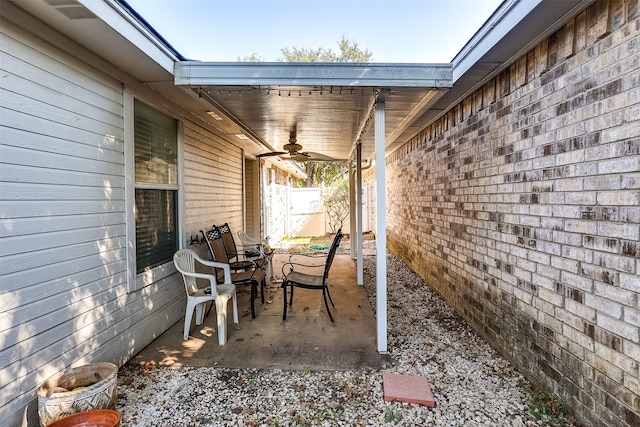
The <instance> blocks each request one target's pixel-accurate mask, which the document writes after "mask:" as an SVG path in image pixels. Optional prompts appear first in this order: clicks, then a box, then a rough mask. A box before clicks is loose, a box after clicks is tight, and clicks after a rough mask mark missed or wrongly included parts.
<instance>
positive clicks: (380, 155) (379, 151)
mask: <svg viewBox="0 0 640 427" xmlns="http://www.w3.org/2000/svg"><path fill="white" fill-rule="evenodd" d="M384 120H385V114H384V98H383V97H381V96H380V95H378V99H377V101H376V106H375V141H376V317H377V318H376V321H377V337H378V352H380V353H386V352H387V197H386V190H387V185H386V164H385V126H384V124H385V123H384Z"/></svg>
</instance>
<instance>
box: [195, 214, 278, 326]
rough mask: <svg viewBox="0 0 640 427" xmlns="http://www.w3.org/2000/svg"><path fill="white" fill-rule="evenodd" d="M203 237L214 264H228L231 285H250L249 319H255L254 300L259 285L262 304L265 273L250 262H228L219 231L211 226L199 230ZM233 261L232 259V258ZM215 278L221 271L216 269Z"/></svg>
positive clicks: (221, 273)
mask: <svg viewBox="0 0 640 427" xmlns="http://www.w3.org/2000/svg"><path fill="white" fill-rule="evenodd" d="M200 232H201V233H202V235H203V236H204V241H205V242H206V243H207V247H208V248H209V254H211V258H212V260H213V261H215V262H221V263H224V264H228V265H229V268H230V270H231V283H233V284H234V285H250V286H251V296H250V300H251V318H252V319H255V318H256V309H255V301H254V300H255V299H256V298H257V296H258V285H260V291H261V292H260V293H261V300H262V303H263V304H264V287H265V284H266V273H265V272H264V270H263V269H261V268H260V267H258V265H257V264H256V263H255V262H254V261H251V260H236V261H233V262H232V261H230V260H229V255H228V254H227V250H226V248H225V245H224V241H223V239H222V233H221V232H220V229H219V228H218V227H216V226H213V227H212V228H211V230H208V231H206V232H205V231H204V230H200ZM232 259H233V258H232ZM215 274H216V276H220V277H221V278H222V277H223V276H222V275H223V274H224V273H223V270H222V269H216V271H215Z"/></svg>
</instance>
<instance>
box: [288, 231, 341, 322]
mask: <svg viewBox="0 0 640 427" xmlns="http://www.w3.org/2000/svg"><path fill="white" fill-rule="evenodd" d="M341 239H342V229H339V230H338V232H337V233H336V236H335V237H334V238H333V242H332V243H331V248H330V249H329V252H328V253H327V255H326V258H325V260H324V272H323V274H322V276H321V275H320V274H311V273H305V272H301V271H300V270H296V267H313V268H318V269H320V268H321V267H322V266H323V265H322V264H316V263H315V262H314V264H313V265H311V264H301V263H299V262H292V257H293V255H292V256H291V257H289V262H286V263H284V264H283V266H282V275H283V277H284V280H283V281H282V289H283V290H284V298H283V299H284V310H283V312H282V321H283V322H285V321H286V320H287V288H290V292H291V294H290V296H289V307H291V306H292V304H293V289H294V288H304V289H318V290H321V291H322V297H323V299H324V306H325V307H326V309H327V314H328V315H329V319H331V322H333V321H334V320H333V315H332V314H331V310H330V309H329V301H330V302H331V305H332V306H334V307H335V305H334V304H333V299H332V298H331V293H330V292H329V284H328V278H329V270H331V264H332V263H333V259H334V258H335V256H336V252H337V251H338V247H339V246H340V240H341ZM296 256H297V257H308V259H313V258H317V257H314V256H307V255H301V254H300V255H296ZM312 262H313V261H312ZM287 268H288V269H289V271H288V272H287V271H286V269H287Z"/></svg>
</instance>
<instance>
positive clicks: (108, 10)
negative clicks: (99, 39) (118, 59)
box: [77, 0, 183, 74]
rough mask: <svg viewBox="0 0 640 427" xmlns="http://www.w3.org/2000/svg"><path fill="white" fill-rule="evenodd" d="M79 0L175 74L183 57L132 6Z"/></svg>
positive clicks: (106, 0) (113, 1) (110, 1)
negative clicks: (177, 62) (178, 62)
mask: <svg viewBox="0 0 640 427" xmlns="http://www.w3.org/2000/svg"><path fill="white" fill-rule="evenodd" d="M77 1H78V2H79V3H81V4H82V5H83V6H84V7H86V8H87V9H89V10H90V11H91V12H93V13H94V14H95V15H96V17H97V18H98V19H100V20H101V21H103V22H104V23H105V24H107V25H108V26H109V27H111V28H112V29H113V30H114V31H116V32H117V33H118V34H120V35H121V36H122V37H124V38H125V39H126V40H128V41H129V42H130V43H131V44H133V45H134V46H136V47H137V48H138V49H140V50H141V51H142V52H143V53H144V54H145V55H147V56H148V57H149V58H151V59H153V60H154V61H155V62H156V63H157V64H158V65H160V66H161V67H162V68H163V69H164V70H166V71H168V72H169V73H171V74H173V69H174V63H175V62H176V61H179V60H181V59H183V58H182V57H181V56H180V55H179V54H177V52H176V51H175V50H174V49H173V48H172V47H171V46H169V45H168V44H167V42H166V41H165V40H164V39H162V38H161V37H158V33H157V32H156V31H155V30H152V29H149V27H148V24H146V22H141V20H139V19H137V18H136V16H134V13H132V12H131V8H130V7H124V6H123V5H122V4H121V2H118V1H116V0H104V1H95V0H77Z"/></svg>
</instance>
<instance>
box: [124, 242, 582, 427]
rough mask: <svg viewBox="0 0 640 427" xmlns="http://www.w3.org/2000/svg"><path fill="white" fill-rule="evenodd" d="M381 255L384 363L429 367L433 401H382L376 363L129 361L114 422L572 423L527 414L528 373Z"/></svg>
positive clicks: (368, 261) (371, 285)
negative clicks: (251, 365)
mask: <svg viewBox="0 0 640 427" xmlns="http://www.w3.org/2000/svg"><path fill="white" fill-rule="evenodd" d="M342 246H343V247H344V246H345V244H344V243H343V245H342ZM387 263H388V264H387V268H388V271H389V272H390V274H389V278H390V280H389V281H388V284H387V286H388V295H389V296H388V304H389V307H390V309H389V323H388V348H389V353H390V356H391V359H392V366H391V367H390V368H388V369H386V370H385V371H387V372H393V373H400V374H410V375H421V376H424V377H426V378H427V379H428V381H429V383H430V385H431V388H432V391H433V394H434V399H435V402H436V406H435V407H434V408H428V407H425V406H422V405H418V404H406V403H402V402H385V401H384V397H383V385H382V372H379V371H372V370H368V369H364V370H361V371H312V370H304V371H282V370H255V369H251V370H246V369H245V370H243V369H226V368H215V367H210V368H192V367H184V368H177V369H167V368H159V367H144V366H139V365H134V364H128V365H125V366H124V367H123V368H122V369H121V370H120V372H119V375H118V391H119V399H118V405H117V407H116V410H118V411H119V412H120V413H121V415H122V421H121V424H120V425H121V426H122V427H127V426H163V427H164V426H171V427H174V426H175V427H178V426H380V425H389V426H452V427H453V426H516V427H522V426H576V425H577V424H575V423H574V422H573V420H572V419H566V418H563V417H562V416H558V415H551V416H549V415H543V416H542V417H540V418H536V417H535V416H534V415H532V412H535V410H536V408H538V410H539V406H540V405H539V403H540V402H536V401H535V400H534V399H532V397H531V393H528V392H527V390H528V389H529V387H530V386H529V384H528V383H527V381H526V380H525V378H524V377H523V376H522V375H521V374H520V373H518V372H517V371H516V370H515V369H514V367H513V366H512V365H510V364H509V363H508V362H507V361H506V360H505V359H504V358H502V357H500V356H499V355H498V354H497V353H496V352H495V351H494V350H493V349H492V348H491V347H490V346H489V345H488V344H487V343H486V341H484V340H483V339H482V338H481V337H480V336H478V335H477V334H476V333H475V332H474V331H473V330H472V329H471V328H470V327H469V326H468V325H467V324H466V323H465V322H464V321H463V320H462V319H461V318H460V317H459V316H458V315H457V314H456V313H455V311H454V310H453V309H451V308H450V307H449V306H447V305H446V304H445V303H444V301H443V300H442V299H441V298H440V297H439V296H438V295H437V294H436V293H434V292H432V291H431V290H429V289H428V288H427V287H426V285H425V284H424V282H423V280H422V279H421V278H420V277H419V276H417V275H416V274H415V273H413V272H412V271H411V270H410V269H408V268H407V267H406V265H404V264H403V263H402V262H400V261H399V260H398V259H397V258H395V257H394V256H393V255H389V256H388V261H387ZM364 266H365V288H366V290H367V293H368V295H369V299H370V302H371V303H372V305H373V306H374V307H375V258H374V257H365V261H364ZM537 400H540V399H537ZM542 403H543V404H545V405H543V406H545V407H556V406H558V405H555V404H552V403H554V402H542Z"/></svg>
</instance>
